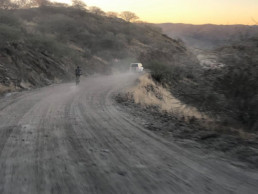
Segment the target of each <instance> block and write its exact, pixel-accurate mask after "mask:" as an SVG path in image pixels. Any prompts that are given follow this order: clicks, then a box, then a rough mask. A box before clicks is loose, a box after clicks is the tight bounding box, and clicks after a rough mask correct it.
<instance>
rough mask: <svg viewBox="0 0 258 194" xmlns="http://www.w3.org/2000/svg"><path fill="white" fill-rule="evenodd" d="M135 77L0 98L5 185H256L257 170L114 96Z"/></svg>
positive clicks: (0, 179)
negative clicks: (149, 125) (136, 115)
mask: <svg viewBox="0 0 258 194" xmlns="http://www.w3.org/2000/svg"><path fill="white" fill-rule="evenodd" d="M135 79H136V77H135V76H131V75H127V74H124V75H116V76H106V77H97V76H96V77H89V78H86V79H85V80H82V82H81V84H80V86H79V87H76V86H75V85H74V83H71V84H60V85H54V86H50V87H45V88H42V89H38V90H33V91H28V92H22V93H16V94H14V95H9V96H7V97H5V98H2V99H1V100H0V193H14V194H16V193H19V194H23V193H24V194H30V193H32V194H34V193H62V194H65V193H67V194H71V193H76V194H79V193H112V194H113V193H119V194H121V193H134V194H136V193H139V194H144V193H148V194H150V193H155V194H157V193H161V194H163V193H170V194H171V193H250V194H251V193H257V189H258V185H257V183H258V172H257V171H254V170H248V169H245V170H243V169H242V168H238V167H236V166H233V165H231V164H229V163H227V162H225V161H223V160H221V159H220V158H219V157H217V156H216V155H214V156H212V154H209V157H207V156H206V155H203V154H200V152H198V151H196V152H195V151H194V149H191V150H189V149H187V148H184V147H180V146H178V145H177V144H175V143H173V142H169V141H167V140H166V139H164V138H161V137H160V136H158V135H156V134H155V133H153V132H151V131H149V130H148V129H146V127H145V125H144V123H143V121H142V120H141V119H138V120H137V121H136V120H134V119H133V118H132V117H131V114H129V113H127V112H126V111H125V110H123V109H121V107H119V106H118V105H117V104H116V102H115V101H114V99H113V98H112V96H113V95H114V94H115V93H116V92H118V91H120V90H121V89H123V88H125V87H127V86H129V85H130V84H133V83H134V81H135ZM211 156H212V157H211Z"/></svg>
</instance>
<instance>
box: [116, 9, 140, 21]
mask: <svg viewBox="0 0 258 194" xmlns="http://www.w3.org/2000/svg"><path fill="white" fill-rule="evenodd" d="M120 17H121V18H122V19H124V20H125V21H127V22H133V21H135V20H137V19H139V17H138V16H137V15H136V14H135V13H133V12H130V11H123V12H122V13H121V14H120Z"/></svg>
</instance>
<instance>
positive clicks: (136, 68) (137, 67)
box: [130, 63, 143, 72]
mask: <svg viewBox="0 0 258 194" xmlns="http://www.w3.org/2000/svg"><path fill="white" fill-rule="evenodd" d="M142 71H143V66H142V64H141V63H131V64H130V72H142Z"/></svg>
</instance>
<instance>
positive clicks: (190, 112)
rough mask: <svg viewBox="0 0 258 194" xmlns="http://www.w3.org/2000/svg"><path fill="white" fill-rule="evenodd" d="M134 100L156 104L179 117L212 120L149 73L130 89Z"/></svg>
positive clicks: (143, 104) (140, 102) (144, 104)
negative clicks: (184, 101)
mask: <svg viewBox="0 0 258 194" xmlns="http://www.w3.org/2000/svg"><path fill="white" fill-rule="evenodd" d="M128 92H129V94H130V96H131V97H132V98H133V99H132V100H133V101H134V102H135V103H137V104H140V105H142V106H145V107H146V106H155V107H158V108H159V109H160V111H164V112H168V113H172V114H174V115H176V116H178V117H179V118H182V117H183V118H185V119H186V120H187V121H191V120H193V119H205V120H210V119H209V117H208V116H207V115H205V114H203V113H201V112H200V111H198V110H197V109H196V108H194V107H191V106H187V105H185V104H183V103H182V102H181V101H180V100H178V99H176V98H175V97H174V96H173V95H172V94H171V93H170V92H169V91H168V90H166V89H165V88H164V87H162V86H161V85H158V84H157V83H155V82H154V81H153V80H152V79H151V78H150V75H149V74H144V75H143V76H141V77H140V78H139V83H138V84H137V85H136V86H135V87H133V88H130V89H129V91H128Z"/></svg>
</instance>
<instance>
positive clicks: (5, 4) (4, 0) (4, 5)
mask: <svg viewBox="0 0 258 194" xmlns="http://www.w3.org/2000/svg"><path fill="white" fill-rule="evenodd" d="M15 8H18V6H17V4H15V3H13V2H11V1H10V0H1V1H0V9H15Z"/></svg>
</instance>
